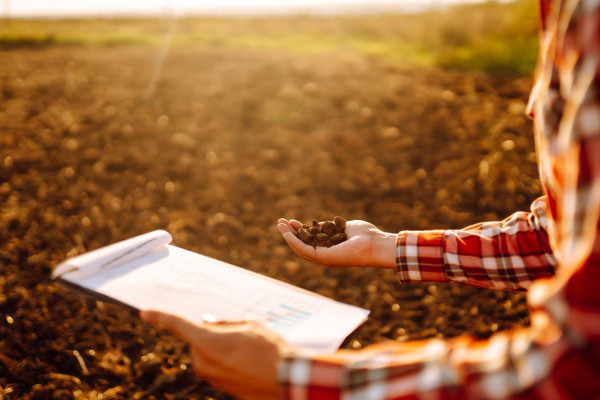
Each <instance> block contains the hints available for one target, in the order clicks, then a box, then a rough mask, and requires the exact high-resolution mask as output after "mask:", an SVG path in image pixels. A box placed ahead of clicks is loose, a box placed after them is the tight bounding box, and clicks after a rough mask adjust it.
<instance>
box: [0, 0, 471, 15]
mask: <svg viewBox="0 0 600 400" xmlns="http://www.w3.org/2000/svg"><path fill="white" fill-rule="evenodd" d="M477 1H481V0H217V1H215V0H212V1H208V0H102V1H100V0H0V7H1V9H0V16H3V17H7V16H11V17H27V16H51V17H57V16H102V15H105V16H106V15H131V14H143V15H145V14H152V15H157V14H158V15H160V14H164V13H174V14H176V15H183V14H189V13H193V14H212V15H214V14H217V15H222V14H234V15H236V14H237V15H244V14H286V13H299V12H300V13H338V12H341V13H344V12H361V11H373V10H379V11H382V10H386V9H404V10H408V11H413V10H418V9H422V8H428V7H442V6H445V5H448V4H453V3H460V2H462V3H465V2H477Z"/></svg>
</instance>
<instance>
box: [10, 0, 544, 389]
mask: <svg viewBox="0 0 600 400" xmlns="http://www.w3.org/2000/svg"><path fill="white" fill-rule="evenodd" d="M534 3H535V2H533V1H518V2H515V3H510V4H502V5H500V4H496V3H486V4H483V5H477V6H468V7H458V8H454V9H451V10H446V11H437V12H429V13H426V14H419V15H401V14H393V15H369V16H343V17H308V16H294V17H277V18H266V17H263V18H246V19H244V18H189V19H169V18H164V19H155V20H152V19H144V20H134V19H128V20H126V19H113V20H108V19H97V20H96V19H86V20H2V21H0V205H1V207H0V317H1V318H0V399H47V398H53V399H72V398H75V399H208V398H213V399H224V398H227V396H226V395H225V394H223V393H220V392H218V391H215V390H213V389H212V388H211V387H209V386H208V385H207V384H205V383H204V382H203V381H202V380H200V379H198V378H196V377H194V376H193V374H192V373H191V371H190V360H189V357H188V355H187V353H186V349H185V346H184V345H183V344H182V343H181V342H179V341H177V340H176V339H174V338H172V337H170V336H169V335H166V334H165V333H164V332H162V331H160V330H157V329H155V328H152V327H149V326H147V325H145V324H143V323H142V322H141V321H140V320H139V319H138V318H137V316H136V315H134V314H132V313H130V312H128V311H125V310H123V309H121V308H119V307H114V306H111V305H108V304H102V303H96V302H90V301H86V300H83V299H81V298H79V297H77V296H73V295H70V294H69V293H66V292H65V291H63V290H62V289H60V288H58V287H57V286H56V285H55V284H54V283H53V282H51V281H50V280H49V275H50V272H51V270H52V268H53V267H54V266H56V264H57V263H58V262H60V261H62V260H63V259H64V258H65V257H67V256H73V255H76V254H80V253H83V252H85V251H88V250H91V249H94V248H97V247H100V246H103V245H106V244H108V243H111V242H114V241H117V240H120V239H125V238H127V237H130V236H133V235H137V234H140V233H143V232H146V231H150V230H153V229H160V228H162V229H167V230H169V231H170V232H171V233H172V234H173V236H174V240H175V244H177V245H179V246H182V247H185V248H188V249H191V250H195V251H198V252H201V253H203V254H206V255H209V256H212V257H215V258H218V259H221V260H224V261H227V262H231V263H233V264H236V265H239V266H242V267H245V268H248V269H251V270H253V271H257V272H260V273H264V274H267V275H269V276H273V277H276V278H278V279H281V280H284V281H286V282H290V283H293V284H295V285H299V286H302V287H304V288H306V289H309V290H312V291H315V292H317V293H321V294H323V295H326V296H329V297H332V298H335V299H338V300H341V301H344V302H348V303H351V304H356V305H360V306H364V307H367V308H370V309H371V310H372V317H371V318H370V319H369V321H368V322H367V323H366V324H365V325H364V326H362V327H361V328H360V329H359V330H358V331H357V332H356V333H355V334H354V335H353V336H352V337H351V338H349V339H348V340H347V342H346V344H345V346H346V347H350V348H360V347H363V346H366V345H368V344H370V343H375V342H380V341H383V340H398V341H404V340H410V339H420V338H427V337H436V336H437V337H453V336H457V335H460V334H463V333H469V334H473V335H475V336H477V337H488V336H489V335H491V334H493V333H494V332H496V331H499V330H502V329H509V328H512V327H515V326H523V325H526V324H528V321H529V320H528V312H527V307H526V305H525V302H524V295H523V294H522V293H506V292H498V291H485V290H480V289H475V288H466V287H460V286H458V285H453V284H415V285H406V286H400V285H398V284H397V283H396V281H395V279H396V277H395V273H394V272H393V271H378V270H371V269H367V268H352V269H326V268H324V267H321V266H317V265H314V264H311V263H308V262H305V261H303V260H300V259H298V258H297V257H296V256H295V255H294V254H293V253H292V252H291V251H290V250H289V249H288V248H287V247H286V246H285V244H284V243H283V241H282V240H281V238H280V236H279V234H278V233H277V230H276V226H275V224H276V221H277V219H278V218H279V217H286V218H297V219H300V220H303V221H306V222H309V221H311V220H312V219H313V218H315V219H319V220H326V219H332V218H333V216H335V215H341V216H343V217H345V218H347V219H364V220H368V221H370V222H372V223H374V224H376V225H377V226H379V227H380V228H381V229H384V230H387V231H399V230H402V229H436V228H460V227H463V226H466V225H469V224H472V223H475V222H479V221H482V220H490V219H500V218H504V217H506V216H508V215H509V214H510V213H512V212H513V211H515V210H527V209H528V206H529V204H530V202H531V201H532V200H533V199H534V198H535V197H537V196H539V195H540V186H539V183H538V180H537V172H536V167H535V160H536V157H535V153H534V148H533V141H532V137H531V136H532V135H531V122H530V121H529V120H528V119H527V117H526V116H525V115H524V111H525V104H526V101H527V97H528V92H529V89H530V86H531V83H532V74H533V68H534V63H535V54H536V51H537V50H536V41H537V34H536V28H537V17H536V10H535V4H534Z"/></svg>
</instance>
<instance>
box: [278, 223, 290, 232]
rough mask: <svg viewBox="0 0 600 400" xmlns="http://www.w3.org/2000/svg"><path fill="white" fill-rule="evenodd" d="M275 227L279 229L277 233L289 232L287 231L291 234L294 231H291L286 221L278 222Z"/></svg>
mask: <svg viewBox="0 0 600 400" xmlns="http://www.w3.org/2000/svg"><path fill="white" fill-rule="evenodd" d="M277 229H278V230H279V233H281V234H284V233H286V232H289V233H292V234H293V233H294V232H292V230H291V228H290V226H289V225H288V224H286V223H283V222H280V223H278V224H277Z"/></svg>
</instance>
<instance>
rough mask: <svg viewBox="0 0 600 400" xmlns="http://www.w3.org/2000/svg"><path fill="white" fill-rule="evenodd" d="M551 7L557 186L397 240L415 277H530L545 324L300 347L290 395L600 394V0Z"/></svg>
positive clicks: (542, 163) (543, 61)
mask: <svg viewBox="0 0 600 400" xmlns="http://www.w3.org/2000/svg"><path fill="white" fill-rule="evenodd" d="M540 5H541V7H540V10H541V16H542V34H541V36H540V42H541V45H540V58H539V63H538V71H537V82H536V85H535V87H534V89H533V91H532V96H531V101H530V109H529V110H530V113H531V115H534V130H535V138H536V146H537V151H538V155H539V167H540V175H541V180H542V183H543V185H544V190H545V196H544V197H542V198H540V199H538V200H536V201H535V202H534V203H533V204H532V207H531V212H530V213H523V212H518V213H516V214H513V215H512V216H510V217H509V218H507V219H506V220H504V221H501V222H487V223H482V224H478V225H474V226H471V227H468V228H465V229H463V230H458V231H452V230H450V231H449V230H446V231H424V232H415V231H406V232H400V233H399V234H398V240H397V269H398V274H399V278H400V281H401V282H418V281H424V280H427V281H439V282H443V281H455V282H461V283H465V284H470V285H476V286H482V287H490V288H498V289H508V290H523V289H528V304H529V307H530V311H531V327H528V328H521V329H515V330H512V331H504V332H499V333H497V334H495V335H494V336H492V337H491V338H490V339H488V340H475V339H473V338H469V337H460V338H456V339H451V340H445V341H444V340H439V339H431V340H425V341H414V342H404V343H395V342H393V343H389V344H387V343H382V344H378V345H374V346H370V347H367V348H366V349H364V350H362V351H358V352H350V351H345V350H342V351H338V352H337V353H335V354H333V355H316V354H307V353H303V352H296V353H291V354H288V355H286V356H285V357H284V360H283V362H282V364H281V366H280V383H281V387H282V392H283V395H284V398H286V399H294V400H300V399H313V400H315V399H318V400H328V399H348V400H351V399H357V400H358V399H366V400H376V399H386V400H387V399H417V398H422V399H450V398H451V399H465V398H475V399H483V398H490V399H501V398H518V399H524V398H535V399H538V398H540V399H541V398H544V399H546V398H548V399H558V398H560V399H562V398H573V399H599V398H600V287H599V286H600V234H599V232H600V224H599V220H600V218H599V214H600V99H599V96H600V80H599V77H600V62H599V59H600V1H599V0H541V1H540ZM555 271H556V274H555V275H554V276H553V277H551V278H547V277H549V276H550V275H552V274H553V273H554V272H555ZM538 278H545V279H539V280H537V281H535V280H536V279H538ZM534 281H535V283H534Z"/></svg>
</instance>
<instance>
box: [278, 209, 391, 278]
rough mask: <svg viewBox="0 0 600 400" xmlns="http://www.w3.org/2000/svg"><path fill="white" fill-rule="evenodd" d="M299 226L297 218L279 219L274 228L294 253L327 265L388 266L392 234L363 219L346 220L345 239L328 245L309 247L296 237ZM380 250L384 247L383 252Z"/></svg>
mask: <svg viewBox="0 0 600 400" xmlns="http://www.w3.org/2000/svg"><path fill="white" fill-rule="evenodd" d="M301 227H302V223H301V222H300V221H296V220H294V219H291V220H287V219H284V218H281V219H280V220H279V221H278V224H277V228H278V229H279V232H280V233H281V235H282V236H283V239H284V240H285V241H286V242H287V244H288V245H289V246H290V247H291V248H292V250H294V251H295V252H296V254H298V255H299V256H300V257H303V258H305V259H307V260H309V261H313V262H317V263H321V264H325V265H329V266H372V267H390V266H393V264H390V261H393V260H392V259H393V254H390V252H393V249H392V250H389V249H390V248H391V247H390V245H391V241H392V240H393V241H395V239H394V238H393V237H392V236H393V235H392V234H389V233H386V232H383V231H381V230H379V229H378V228H377V227H376V226H375V225H373V224H371V223H370V222H366V221H358V220H356V221H348V222H347V223H346V232H345V233H346V236H347V238H348V239H347V240H346V241H345V242H342V243H340V244H337V245H335V246H332V247H316V248H315V247H312V246H310V245H308V244H305V243H304V242H302V241H301V240H300V239H298V238H297V237H296V232H297V231H298V229H300V228H301ZM384 249H388V250H387V251H384Z"/></svg>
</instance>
